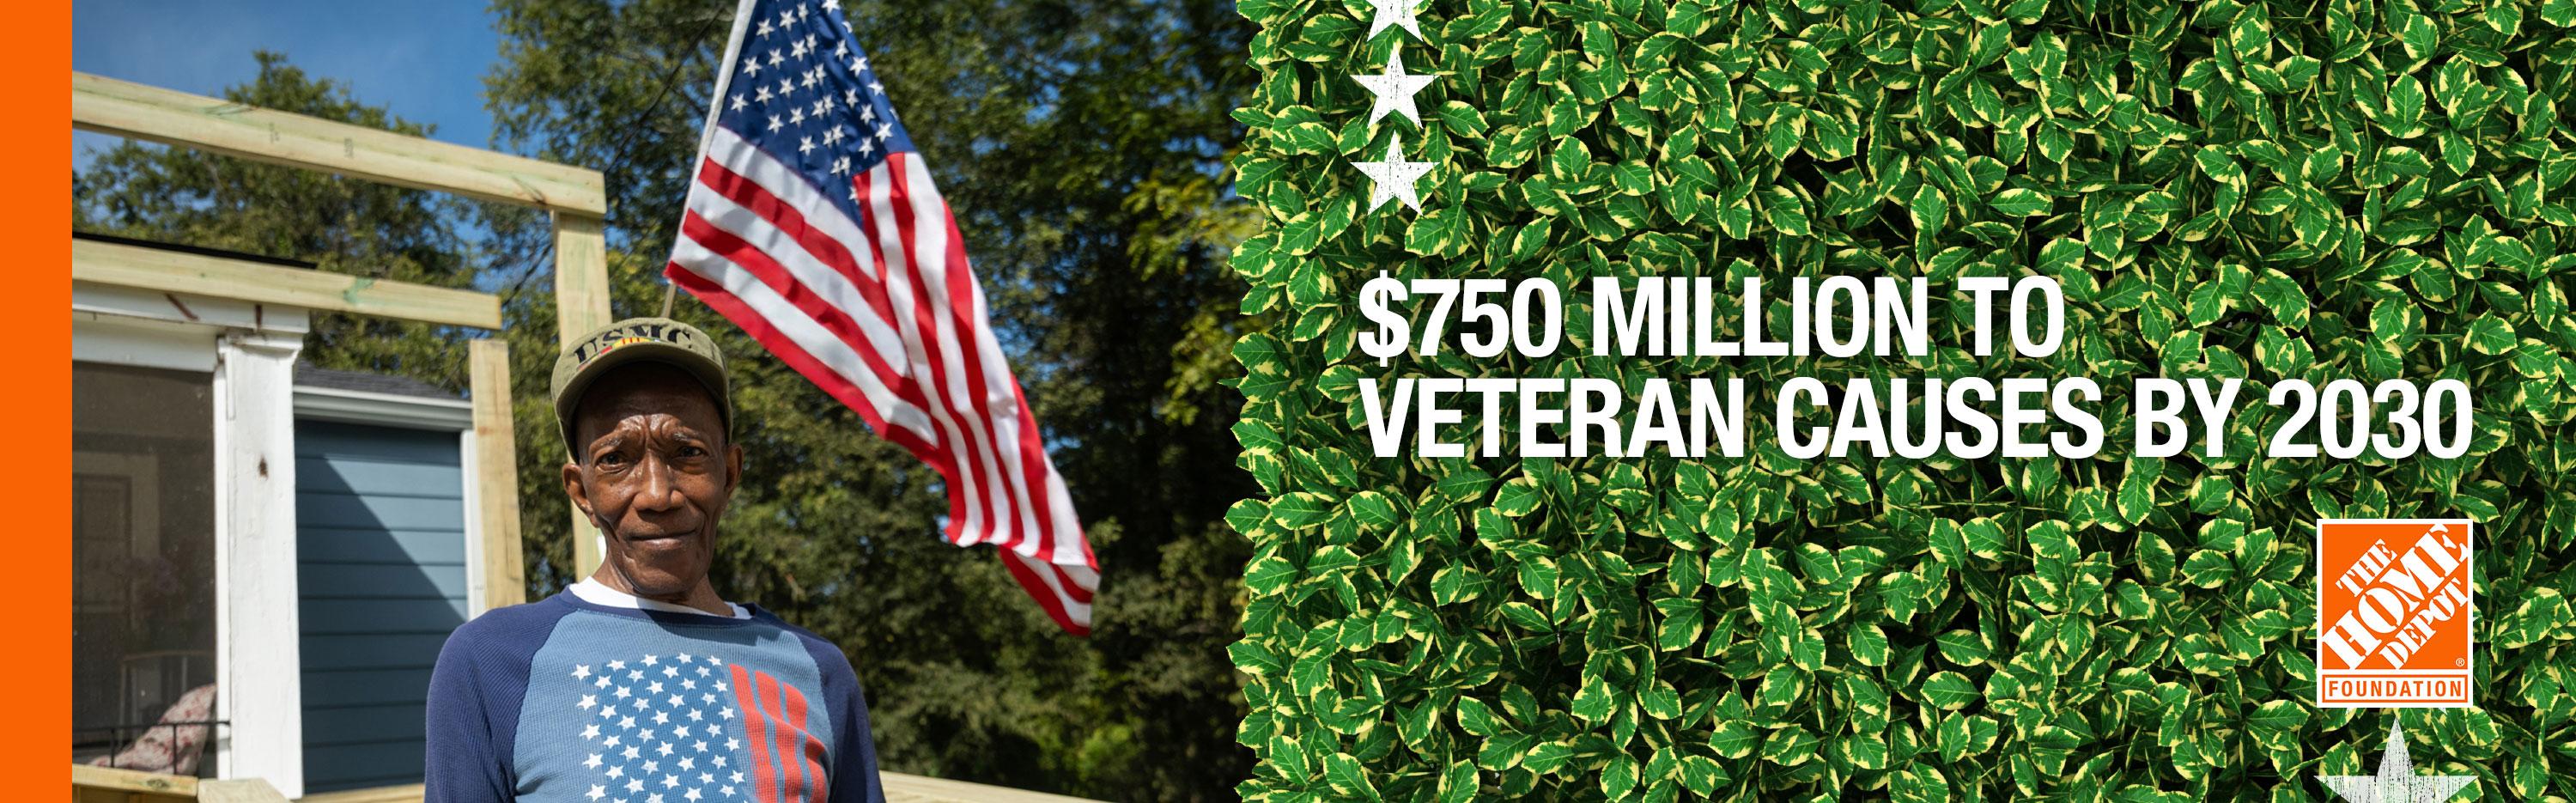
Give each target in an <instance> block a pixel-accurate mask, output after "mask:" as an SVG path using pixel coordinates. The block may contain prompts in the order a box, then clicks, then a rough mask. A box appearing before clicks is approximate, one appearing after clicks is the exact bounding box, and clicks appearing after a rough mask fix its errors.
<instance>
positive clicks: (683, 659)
mask: <svg viewBox="0 0 2576 803" xmlns="http://www.w3.org/2000/svg"><path fill="white" fill-rule="evenodd" d="M689 660H690V659H689V654H688V653H685V652H684V653H680V663H684V664H685V663H688V662H689Z"/></svg>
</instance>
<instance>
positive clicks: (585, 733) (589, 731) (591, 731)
mask: <svg viewBox="0 0 2576 803" xmlns="http://www.w3.org/2000/svg"><path fill="white" fill-rule="evenodd" d="M581 738H583V739H585V740H587V739H597V738H599V723H596V722H593V723H591V724H590V726H589V727H586V728H582V729H581ZM609 738H616V737H609Z"/></svg>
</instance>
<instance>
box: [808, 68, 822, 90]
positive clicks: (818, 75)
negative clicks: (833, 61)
mask: <svg viewBox="0 0 2576 803" xmlns="http://www.w3.org/2000/svg"><path fill="white" fill-rule="evenodd" d="M822 82H823V70H822V68H819V67H818V68H815V69H813V70H811V71H808V72H806V73H805V84H804V86H805V88H806V89H813V88H814V85H815V84H819V83H822Z"/></svg>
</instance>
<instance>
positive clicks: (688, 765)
mask: <svg viewBox="0 0 2576 803" xmlns="http://www.w3.org/2000/svg"><path fill="white" fill-rule="evenodd" d="M593 758H597V756H593ZM697 768H698V760H697V759H694V758H688V757H682V758H681V759H680V769H684V770H693V769H697Z"/></svg>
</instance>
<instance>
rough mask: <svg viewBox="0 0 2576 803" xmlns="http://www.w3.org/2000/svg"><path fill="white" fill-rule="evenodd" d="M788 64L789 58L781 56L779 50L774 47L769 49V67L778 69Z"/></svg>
mask: <svg viewBox="0 0 2576 803" xmlns="http://www.w3.org/2000/svg"><path fill="white" fill-rule="evenodd" d="M786 63H787V57H786V56H783V55H780V54H779V52H778V48H774V47H773V48H770V49H769V66H772V67H778V66H783V65H785V64H786Z"/></svg>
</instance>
